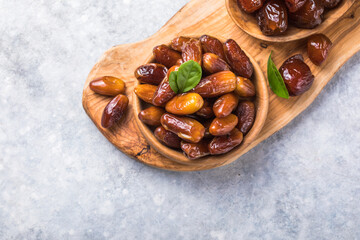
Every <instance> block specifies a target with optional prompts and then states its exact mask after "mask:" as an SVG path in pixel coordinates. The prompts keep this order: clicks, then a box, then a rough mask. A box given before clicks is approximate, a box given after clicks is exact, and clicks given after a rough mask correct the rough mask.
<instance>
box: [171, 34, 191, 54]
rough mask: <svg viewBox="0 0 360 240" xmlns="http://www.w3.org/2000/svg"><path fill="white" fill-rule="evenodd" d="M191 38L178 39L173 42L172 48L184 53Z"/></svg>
mask: <svg viewBox="0 0 360 240" xmlns="http://www.w3.org/2000/svg"><path fill="white" fill-rule="evenodd" d="M190 39H191V38H188V37H177V38H174V39H173V40H172V41H171V48H172V49H174V50H175V51H178V52H182V50H183V48H184V47H185V45H186V43H187V42H188V41H190Z"/></svg>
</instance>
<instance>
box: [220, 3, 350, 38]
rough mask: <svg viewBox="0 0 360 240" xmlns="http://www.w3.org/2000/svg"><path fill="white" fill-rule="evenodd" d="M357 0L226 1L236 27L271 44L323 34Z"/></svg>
mask: <svg viewBox="0 0 360 240" xmlns="http://www.w3.org/2000/svg"><path fill="white" fill-rule="evenodd" d="M355 1H356V0H341V1H340V0H267V1H265V0H226V8H227V11H228V13H229V15H230V17H231V18H232V20H233V21H234V22H235V24H236V25H237V26H238V27H239V28H241V29H242V30H243V31H245V32H246V33H248V34H249V35H251V36H253V37H255V38H258V39H260V40H264V41H269V42H290V41H295V40H299V39H303V38H306V37H309V36H310V35H313V34H316V33H319V32H323V31H324V30H325V29H326V28H328V27H329V26H330V25H332V24H333V23H335V22H336V21H337V20H338V19H339V18H340V17H342V15H344V14H345V13H346V12H347V11H348V10H349V8H350V7H351V6H352V5H353V4H354V3H355Z"/></svg>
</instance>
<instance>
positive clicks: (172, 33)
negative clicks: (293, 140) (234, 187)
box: [82, 0, 360, 171]
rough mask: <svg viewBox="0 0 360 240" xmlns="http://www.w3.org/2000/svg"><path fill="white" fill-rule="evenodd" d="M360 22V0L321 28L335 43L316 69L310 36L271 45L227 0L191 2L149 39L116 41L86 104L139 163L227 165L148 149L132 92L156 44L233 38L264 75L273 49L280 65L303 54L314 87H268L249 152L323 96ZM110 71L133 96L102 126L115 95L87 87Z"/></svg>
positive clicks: (351, 49) (96, 70)
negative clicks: (278, 91) (289, 93)
mask: <svg viewBox="0 0 360 240" xmlns="http://www.w3.org/2000/svg"><path fill="white" fill-rule="evenodd" d="M344 1H346V0H344ZM359 23H360V1H357V2H356V3H354V5H353V6H352V7H351V8H350V9H349V11H348V12H346V14H345V15H343V16H342V17H341V18H339V20H338V21H337V22H336V23H335V24H333V25H331V26H329V27H328V28H327V29H325V30H324V31H323V33H324V34H326V35H327V36H328V37H329V38H330V39H331V41H332V42H333V48H332V50H331V52H330V54H329V56H328V58H327V60H326V61H325V62H324V63H323V65H322V66H321V67H317V66H315V65H314V64H312V63H311V62H310V60H309V59H308V57H307V53H306V40H299V41H294V42H288V43H270V42H264V41H261V40H257V39H255V38H253V37H251V36H250V35H248V34H246V33H245V32H243V31H242V30H240V28H238V27H237V26H236V25H235V23H234V22H233V21H232V20H231V18H230V17H229V16H228V13H227V11H226V7H225V1H219V0H207V1H201V0H192V1H190V2H189V3H188V4H187V5H185V6H184V7H183V8H182V9H181V10H180V11H179V12H177V13H176V14H175V15H174V16H173V17H172V18H171V19H170V20H169V21H168V22H167V23H166V24H165V25H164V26H163V27H162V28H161V29H160V30H159V31H158V32H157V33H155V34H154V35H153V36H151V37H149V38H148V39H145V40H143V41H141V42H137V43H131V44H123V45H118V46H115V47H113V48H111V49H109V50H108V51H106V52H105V53H104V55H103V56H102V57H101V58H100V60H99V61H98V62H97V63H96V64H95V66H94V67H93V69H92V70H91V72H90V73H89V75H88V77H87V79H86V82H85V86H84V90H83V98H82V104H83V107H84V109H85V111H86V113H87V114H88V116H89V117H90V118H91V120H92V121H93V122H94V124H95V125H96V127H97V128H98V129H99V130H100V132H101V133H102V134H103V135H104V136H105V137H106V138H107V139H108V140H109V141H110V142H111V143H112V144H114V145H115V146H116V147H117V148H118V149H120V150H121V151H122V152H124V153H126V154H127V155H128V156H130V157H132V158H135V159H137V160H139V161H140V162H143V163H145V164H147V165H150V166H153V167H156V168H161V169H167V170H173V171H196V170H205V169H210V168H215V167H219V166H223V165H226V164H228V162H226V161H225V162H224V161H222V162H219V163H217V164H215V165H213V166H206V167H202V166H198V165H182V164H179V163H177V162H174V161H172V160H170V159H167V158H165V157H163V156H162V155H160V154H159V153H158V152H156V151H155V150H154V149H153V148H152V147H150V145H149V144H148V143H147V142H146V140H145V139H144V137H143V136H142V134H141V132H140V131H139V129H138V126H137V124H136V122H135V119H134V117H135V116H134V114H133V110H132V106H133V94H132V93H133V89H134V86H135V85H136V81H137V80H136V78H135V77H134V70H135V69H136V68H137V67H138V66H139V65H141V64H143V63H145V61H146V59H149V57H150V56H151V54H152V49H153V47H154V46H156V45H159V44H163V43H165V44H166V43H168V42H170V41H171V40H172V39H173V38H174V37H176V36H181V35H185V36H186V35H187V36H200V35H203V34H209V35H213V36H215V37H219V38H222V39H228V38H232V39H234V40H235V41H237V42H238V43H239V45H240V46H241V47H242V48H243V49H245V50H246V51H247V52H248V53H250V55H251V56H252V57H253V58H254V59H255V60H256V61H257V62H258V63H259V65H260V67H261V68H262V70H263V72H264V74H266V64H267V59H268V57H269V54H270V52H271V51H274V52H273V60H274V62H275V64H276V65H277V66H278V67H279V66H280V65H281V64H282V63H283V61H285V60H286V59H287V58H288V57H290V56H292V55H294V54H297V53H301V54H303V56H304V58H305V62H306V63H307V64H308V65H309V66H310V68H311V70H312V72H313V74H314V75H315V81H314V84H313V86H312V87H311V89H310V90H309V91H308V92H306V93H305V94H303V95H301V96H299V97H292V98H290V99H282V98H279V97H277V96H276V95H274V94H273V93H272V92H271V91H269V92H270V106H269V113H268V118H267V120H266V123H265V126H264V128H263V129H262V131H261V132H260V134H259V135H258V137H257V139H256V140H255V141H254V142H253V143H251V144H250V145H249V146H248V147H247V149H246V151H245V152H247V151H249V150H250V149H252V148H254V147H255V146H256V145H257V144H259V143H260V142H261V141H263V140H265V139H266V138H268V137H269V136H271V135H272V134H273V133H275V132H277V131H278V130H280V129H281V128H283V127H284V126H285V125H286V124H288V123H289V122H290V121H291V120H292V119H294V118H295V117H296V116H297V115H299V114H300V113H301V112H302V111H304V110H305V109H306V108H307V107H308V106H309V105H310V104H311V103H312V102H313V101H314V99H315V98H316V97H317V96H318V95H319V93H320V92H321V90H322V89H323V88H324V86H325V85H326V84H327V83H328V82H329V81H330V80H331V78H332V77H333V76H334V74H335V73H336V71H338V69H339V68H340V67H341V66H342V65H343V64H344V63H345V62H346V61H347V60H348V59H349V58H350V57H351V56H353V55H354V54H355V53H356V52H357V51H359V50H360V26H359ZM106 75H110V76H115V77H118V78H121V79H123V80H124V81H125V82H126V95H127V96H128V97H129V100H130V103H129V107H128V110H127V114H126V117H125V118H124V119H122V121H121V122H119V123H118V124H117V126H115V127H114V128H112V129H103V128H102V127H101V125H100V121H101V116H102V112H103V109H104V107H105V106H106V105H107V103H108V102H109V101H110V100H111V98H109V97H104V96H101V95H98V94H95V93H94V92H93V91H91V90H90V88H89V82H90V81H91V80H92V79H94V78H97V77H101V76H106ZM245 152H244V153H245ZM239 158H240V155H239Z"/></svg>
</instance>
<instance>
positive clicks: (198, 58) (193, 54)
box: [182, 38, 202, 66]
mask: <svg viewBox="0 0 360 240" xmlns="http://www.w3.org/2000/svg"><path fill="white" fill-rule="evenodd" d="M182 60H183V61H184V62H187V61H190V60H194V61H195V62H197V63H199V64H200V66H201V62H202V48H201V43H200V41H199V40H198V39H194V38H192V39H190V40H189V41H188V42H186V43H185V46H184V47H183V49H182Z"/></svg>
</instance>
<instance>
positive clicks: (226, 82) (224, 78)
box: [193, 71, 236, 98]
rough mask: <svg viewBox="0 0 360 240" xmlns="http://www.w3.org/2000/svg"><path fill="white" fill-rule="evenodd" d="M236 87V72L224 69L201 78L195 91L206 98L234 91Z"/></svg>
mask: <svg viewBox="0 0 360 240" xmlns="http://www.w3.org/2000/svg"><path fill="white" fill-rule="evenodd" d="M235 88H236V76H235V74H234V73H232V72H230V71H222V72H218V73H214V74H212V75H210V76H207V77H205V78H203V79H201V80H200V82H199V84H198V85H197V86H196V87H195V88H194V89H193V91H194V92H196V93H198V94H200V96H202V97H204V98H212V97H218V96H221V95H223V94H225V93H229V92H232V91H234V90H235Z"/></svg>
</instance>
